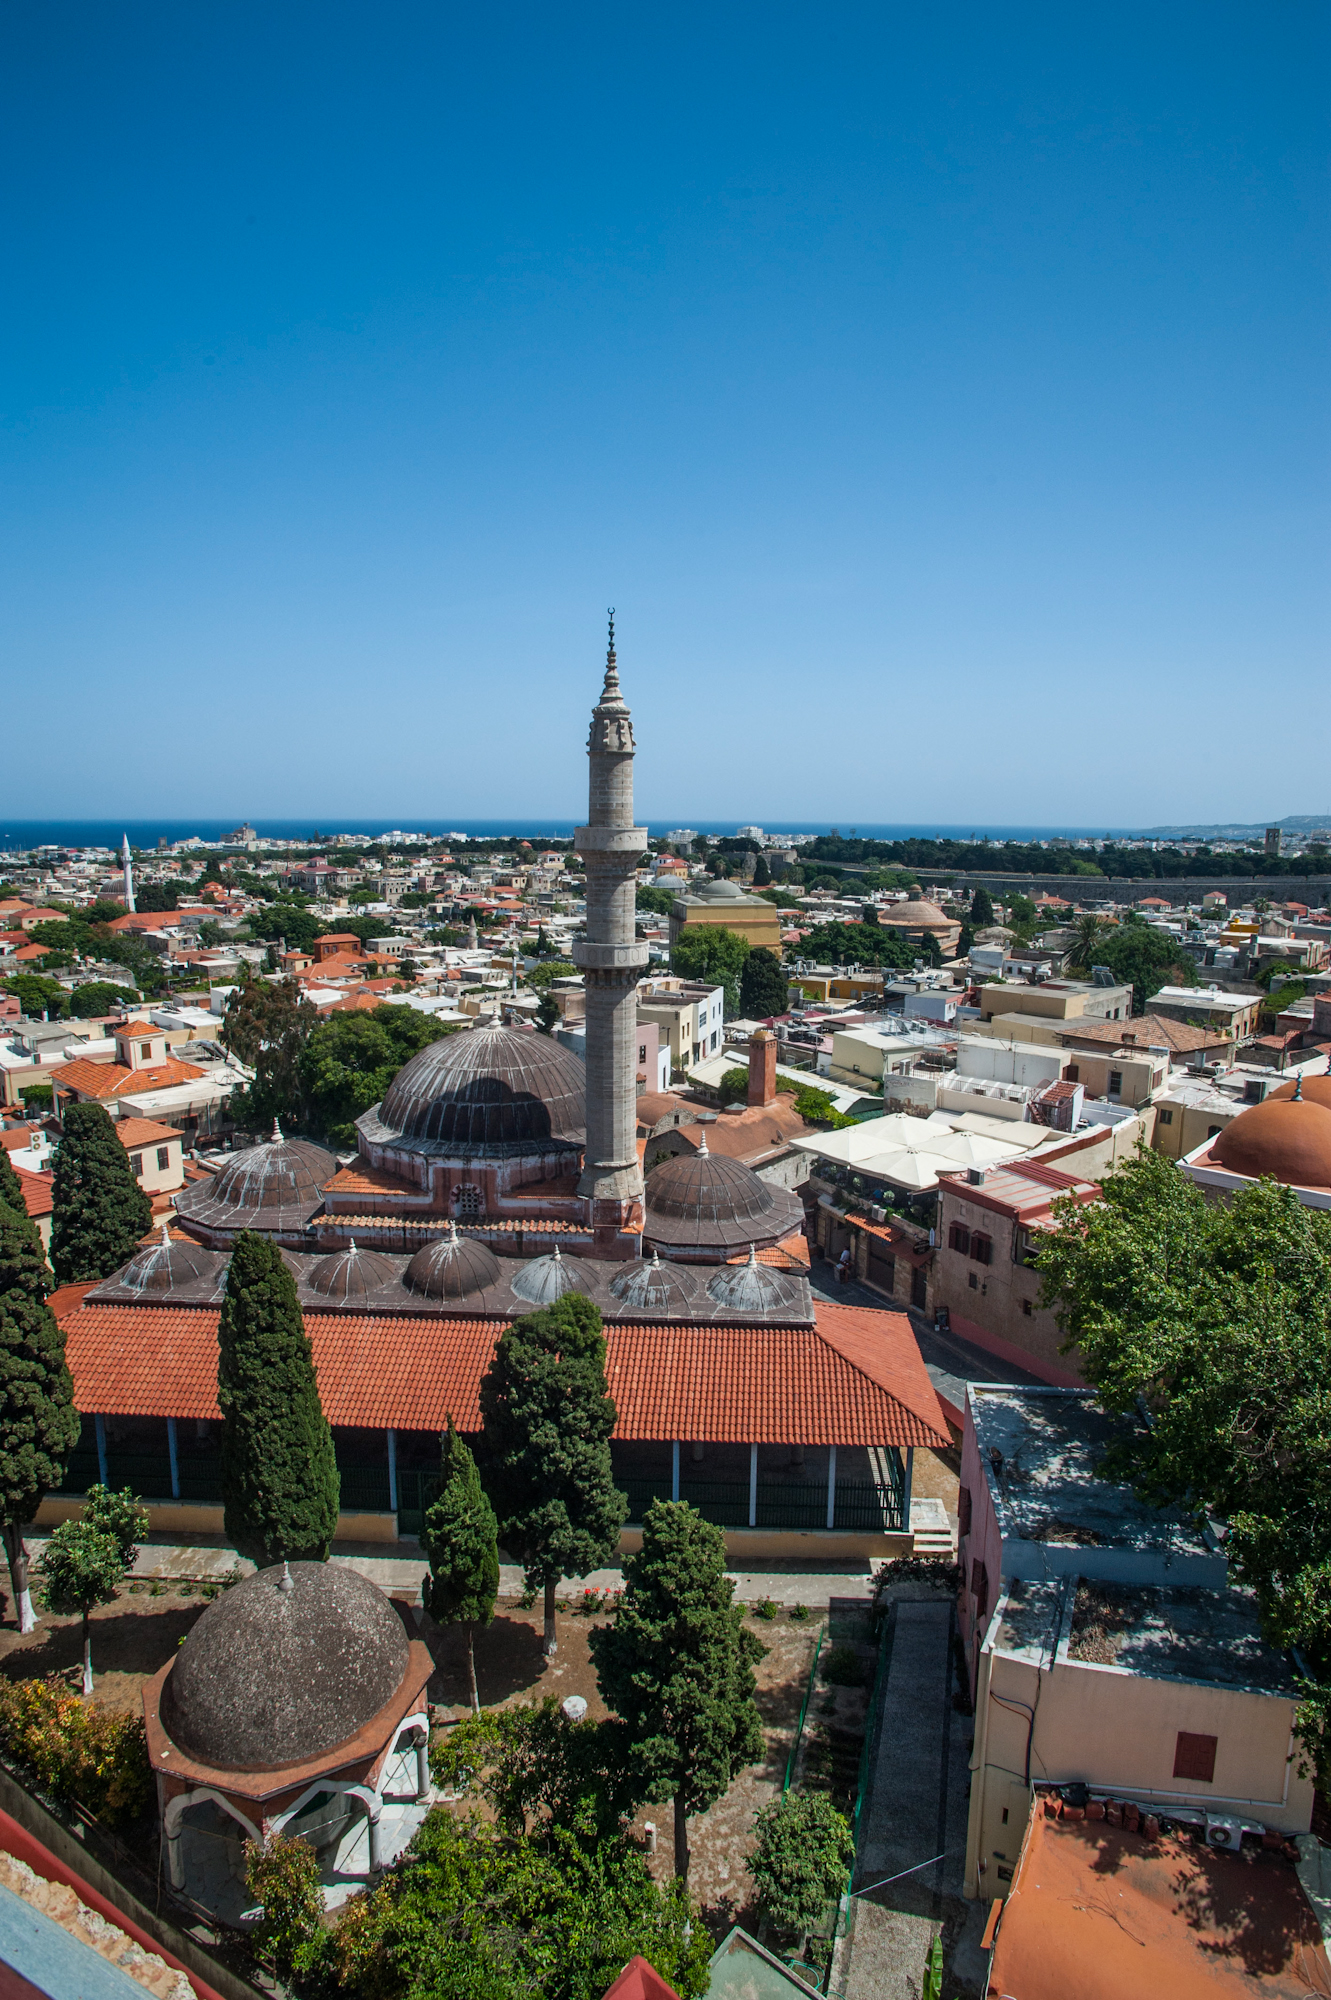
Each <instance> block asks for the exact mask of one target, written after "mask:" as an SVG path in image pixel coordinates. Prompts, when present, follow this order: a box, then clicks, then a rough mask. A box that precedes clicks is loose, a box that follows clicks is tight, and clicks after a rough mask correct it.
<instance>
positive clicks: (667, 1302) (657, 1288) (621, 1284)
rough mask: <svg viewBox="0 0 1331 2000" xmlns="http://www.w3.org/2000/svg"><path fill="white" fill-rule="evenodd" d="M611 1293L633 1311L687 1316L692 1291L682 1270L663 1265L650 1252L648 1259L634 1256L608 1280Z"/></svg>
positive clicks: (671, 1265) (675, 1266)
mask: <svg viewBox="0 0 1331 2000" xmlns="http://www.w3.org/2000/svg"><path fill="white" fill-rule="evenodd" d="M610 1292H611V1296H612V1297H613V1298H616V1299H618V1300H619V1302H620V1304H621V1305H624V1306H627V1307H628V1308H629V1309H630V1311H632V1312H653V1313H666V1314H671V1313H681V1314H683V1313H687V1312H688V1311H689V1308H690V1306H691V1305H692V1302H693V1292H692V1288H691V1286H690V1284H689V1281H688V1279H687V1278H686V1277H685V1275H684V1271H683V1267H682V1266H681V1265H678V1264H663V1263H662V1262H661V1259H660V1256H659V1255H658V1253H657V1252H656V1251H655V1250H653V1252H652V1254H651V1259H650V1261H648V1260H647V1259H645V1258H641V1257H635V1258H634V1260H633V1262H632V1263H631V1264H626V1265H625V1266H624V1269H623V1270H622V1271H621V1272H620V1273H619V1276H618V1277H616V1278H612V1279H611V1280H610Z"/></svg>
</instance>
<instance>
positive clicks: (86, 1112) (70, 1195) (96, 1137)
mask: <svg viewBox="0 0 1331 2000" xmlns="http://www.w3.org/2000/svg"><path fill="white" fill-rule="evenodd" d="M51 1179H52V1189H51V1200H52V1215H51V1266H52V1269H53V1270H54V1272H55V1275H56V1279H57V1282H58V1283H60V1284H62V1285H77V1284H83V1283H86V1282H87V1281H88V1280H90V1279H94V1278H109V1277H110V1276H111V1273H112V1272H113V1271H118V1270H119V1269H120V1267H121V1265H122V1264H125V1263H128V1261H129V1259H130V1258H131V1257H132V1256H133V1255H134V1252H135V1251H136V1250H137V1249H138V1247H139V1243H140V1241H141V1240H142V1238H143V1236H144V1235H145V1234H146V1232H147V1231H148V1229H149V1228H150V1227H151V1225H152V1219H153V1210H152V1203H151V1202H150V1201H149V1199H148V1197H147V1195H146V1194H145V1193H144V1192H143V1189H142V1188H141V1187H140V1186H139V1184H138V1182H137V1181H136V1180H135V1178H134V1170H133V1168H132V1167H131V1166H130V1163H129V1154H128V1153H127V1152H126V1151H125V1148H124V1147H123V1146H122V1145H121V1143H120V1140H119V1139H118V1138H117V1136H116V1128H115V1126H114V1125H113V1124H112V1122H111V1119H110V1116H109V1115H108V1113H107V1112H106V1110H105V1108H104V1107H103V1106H102V1105H100V1104H68V1105H66V1106H65V1111H64V1134H63V1136H62V1138H61V1140H60V1143H59V1145H58V1146H57V1147H56V1149H55V1159H54V1162H53V1165H52V1173H51Z"/></svg>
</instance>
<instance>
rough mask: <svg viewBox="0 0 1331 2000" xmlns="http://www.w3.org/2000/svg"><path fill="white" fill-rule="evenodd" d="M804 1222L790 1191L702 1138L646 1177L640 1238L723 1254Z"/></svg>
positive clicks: (769, 1240) (766, 1240)
mask: <svg viewBox="0 0 1331 2000" xmlns="http://www.w3.org/2000/svg"><path fill="white" fill-rule="evenodd" d="M803 1221H804V1208H803V1205H802V1204H801V1203H800V1202H799V1201H798V1200H797V1199H796V1198H795V1196H794V1195H793V1194H790V1193H788V1192H787V1190H786V1189H785V1188H783V1187H776V1186H774V1184H773V1183H772V1182H771V1181H765V1180H760V1179H759V1177H758V1175H757V1174H755V1173H754V1171H753V1169H752V1167H746V1166H745V1165H744V1163H743V1161H742V1160H729V1159H726V1158H725V1157H724V1156H723V1155H721V1154H717V1153H709V1152H708V1150H707V1141H706V1139H704V1140H703V1141H702V1143H701V1144H700V1145H699V1147H698V1150H697V1152H696V1153H681V1154H679V1155H677V1156H676V1157H675V1158H673V1159H669V1160H663V1161H662V1162H661V1164H660V1166H659V1167H653V1169H652V1171H651V1173H650V1174H648V1176H647V1187H646V1213H645V1218H644V1221H643V1228H642V1234H643V1241H644V1243H661V1244H664V1245H665V1246H666V1248H667V1249H676V1250H693V1251H698V1252H708V1251H710V1252H715V1254H716V1255H717V1257H718V1258H724V1257H726V1256H729V1255H730V1254H732V1253H733V1252H734V1251H736V1250H741V1249H743V1248H744V1246H745V1245H746V1244H749V1243H756V1244H760V1245H761V1244H766V1243H778V1242H780V1240H781V1238H782V1237H783V1236H789V1235H791V1234H792V1233H793V1232H794V1231H795V1230H797V1229H798V1228H799V1227H800V1226H801V1224H802V1223H803Z"/></svg>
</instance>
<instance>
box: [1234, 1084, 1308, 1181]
mask: <svg viewBox="0 0 1331 2000" xmlns="http://www.w3.org/2000/svg"><path fill="white" fill-rule="evenodd" d="M1211 1158H1212V1159H1213V1160H1216V1161H1218V1163H1219V1164H1220V1165H1221V1166H1222V1167H1226V1168H1227V1169H1228V1170H1229V1172H1230V1173H1231V1174H1244V1175H1246V1176H1247V1177H1248V1178H1249V1179H1251V1180H1256V1179H1258V1178H1260V1177H1261V1176H1262V1175H1269V1176H1270V1178H1271V1179H1273V1180H1277V1181H1283V1182H1284V1183H1285V1185H1286V1186H1287V1187H1331V1111H1329V1110H1328V1109H1327V1108H1326V1106H1325V1105H1324V1104H1316V1103H1314V1102H1313V1101H1312V1099H1311V1098H1307V1097H1268V1098H1267V1099H1266V1100H1265V1102H1264V1103H1262V1104H1254V1105H1253V1107H1252V1109H1251V1110H1250V1111H1241V1112H1240V1113H1239V1115H1238V1117H1237V1118H1236V1119H1235V1120H1234V1122H1233V1124H1232V1125H1227V1126H1226V1127H1225V1129H1224V1131H1223V1132H1222V1133H1221V1134H1220V1136H1219V1138H1217V1139H1215V1140H1214V1141H1213V1142H1212V1145H1211Z"/></svg>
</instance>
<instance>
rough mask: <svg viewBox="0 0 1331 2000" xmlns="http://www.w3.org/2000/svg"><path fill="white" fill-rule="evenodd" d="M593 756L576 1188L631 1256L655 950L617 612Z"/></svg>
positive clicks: (606, 1233)
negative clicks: (636, 924) (644, 996)
mask: <svg viewBox="0 0 1331 2000" xmlns="http://www.w3.org/2000/svg"><path fill="white" fill-rule="evenodd" d="M587 756H588V760H589V762H590V765H591V774H590V775H591V783H590V801H589V806H588V812H587V825H586V826H580V827H579V828H578V830H577V832H576V833H575V834H574V836H573V845H574V848H575V850H576V851H577V852H578V853H579V854H580V855H581V856H582V859H583V861H584V863H585V864H586V869H587V938H586V942H585V943H584V944H575V945H574V947H573V960H574V963H575V964H576V965H580V966H581V967H582V969H583V971H584V973H585V974H586V987H587V1144H586V1151H585V1153H584V1156H583V1170H582V1178H581V1180H580V1181H579V1182H578V1193H579V1194H580V1195H582V1196H584V1197H585V1198H586V1199H587V1200H588V1201H589V1202H590V1203H591V1222H592V1226H593V1229H594V1231H595V1236H596V1242H597V1244H598V1247H600V1248H601V1250H602V1254H603V1255H607V1254H608V1255H611V1256H613V1255H615V1254H616V1249H618V1254H620V1255H623V1249H622V1247H619V1246H614V1239H615V1237H616V1236H618V1234H619V1232H620V1230H621V1229H622V1228H623V1227H624V1225H625V1224H626V1223H627V1222H630V1221H632V1220H634V1219H635V1215H634V1209H635V1206H636V1204H638V1203H640V1202H641V1200H642V1167H641V1164H640V1162H639V1160H638V1143H637V1140H638V1118H637V1090H636V1087H635V1079H636V1076H637V1071H638V1064H637V1054H638V997H637V989H638V981H639V979H640V978H641V977H642V972H643V968H644V967H645V965H646V964H647V947H646V945H645V944H638V943H636V942H635V939H634V928H633V916H634V907H635V903H636V900H637V897H636V892H637V871H638V856H639V855H640V854H642V853H643V852H644V851H645V849H646V846H647V829H646V827H645V826H635V825H634V824H633V724H632V722H631V721H630V719H629V711H628V704H627V703H626V702H625V700H624V697H623V695H622V694H621V693H620V690H619V674H618V671H617V669H616V666H615V614H614V612H613V610H612V611H611V613H610V644H609V647H608V649H607V652H606V661H605V686H604V687H603V688H602V690H601V699H600V701H599V702H598V703H597V704H596V707H595V708H594V709H593V710H592V727H591V734H590V736H589V737H588V739H587ZM611 1204H613V1206H611ZM612 1246H614V1247H612Z"/></svg>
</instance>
